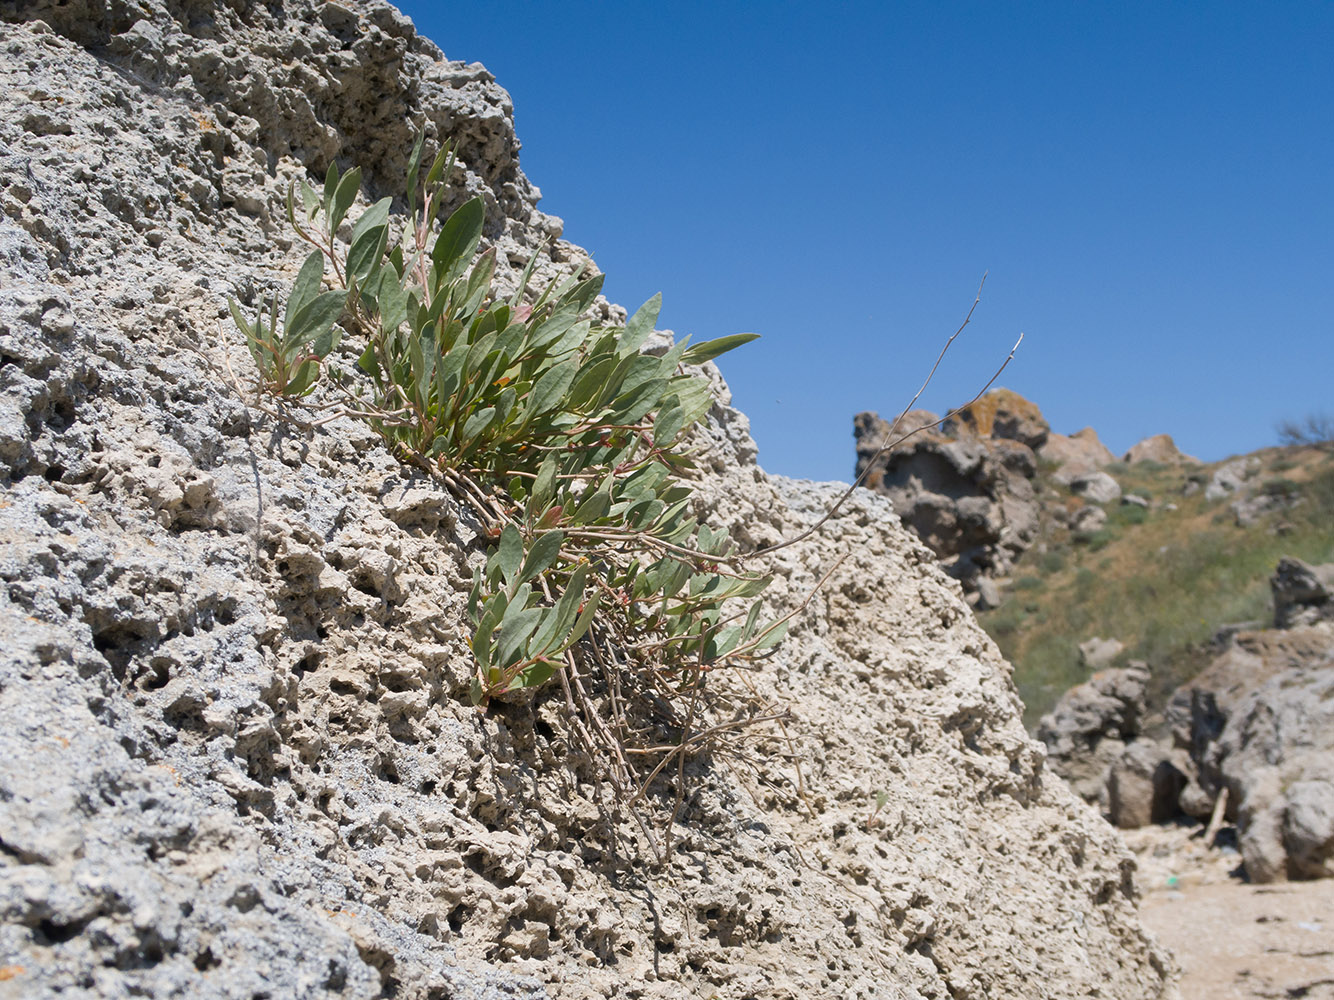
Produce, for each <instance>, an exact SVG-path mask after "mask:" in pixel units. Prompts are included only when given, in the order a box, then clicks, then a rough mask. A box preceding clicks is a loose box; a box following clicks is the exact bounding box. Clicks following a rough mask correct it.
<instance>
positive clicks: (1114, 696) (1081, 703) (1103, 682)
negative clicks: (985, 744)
mask: <svg viewBox="0 0 1334 1000" xmlns="http://www.w3.org/2000/svg"><path fill="white" fill-rule="evenodd" d="M1148 682H1149V671H1148V670H1147V669H1145V668H1144V667H1143V666H1131V667H1125V668H1123V669H1118V670H1104V671H1102V672H1100V673H1097V674H1094V675H1093V677H1091V678H1090V679H1089V680H1087V681H1086V682H1084V683H1083V684H1080V685H1078V686H1077V687H1073V688H1071V689H1070V690H1069V691H1067V692H1066V693H1065V694H1063V695H1062V696H1061V698H1060V700H1059V701H1058V702H1057V703H1056V705H1055V707H1054V708H1053V709H1052V710H1051V711H1050V712H1048V713H1047V714H1046V715H1044V716H1043V717H1042V719H1041V721H1039V723H1038V729H1037V737H1038V739H1040V740H1041V741H1042V742H1043V743H1045V744H1046V745H1047V759H1048V761H1049V762H1050V764H1051V766H1052V769H1053V770H1055V771H1056V773H1057V774H1059V775H1060V776H1061V777H1063V778H1065V780H1066V781H1068V782H1069V783H1070V786H1071V787H1072V788H1073V789H1074V790H1075V792H1076V793H1077V794H1079V795H1080V796H1081V797H1082V798H1083V799H1085V800H1086V801H1089V802H1099V801H1103V800H1105V798H1106V794H1107V791H1106V789H1107V774H1108V770H1109V768H1110V767H1111V765H1112V763H1113V762H1114V761H1116V760H1117V759H1119V758H1120V756H1121V754H1122V753H1123V752H1124V750H1125V748H1126V745H1127V744H1128V743H1129V742H1130V741H1132V740H1133V739H1135V737H1137V736H1138V735H1139V734H1140V728H1141V726H1142V724H1143V721H1144V713H1145V692H1146V689H1147V686H1148Z"/></svg>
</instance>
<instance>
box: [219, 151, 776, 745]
mask: <svg viewBox="0 0 1334 1000" xmlns="http://www.w3.org/2000/svg"><path fill="white" fill-rule="evenodd" d="M422 155H423V138H420V137H419V139H418V141H417V144H416V147H415V148H414V150H413V153H412V157H411V160H410V167H409V171H408V176H407V186H406V196H407V207H408V220H407V223H406V225H404V227H403V229H402V231H401V232H396V231H395V228H394V224H393V220H392V219H391V216H390V205H391V201H390V199H388V198H385V199H382V200H380V201H378V202H376V203H375V204H374V205H372V206H370V208H368V209H367V210H366V211H365V212H364V213H362V214H361V216H360V217H359V218H358V219H357V220H356V223H355V225H353V226H352V227H351V234H350V240H349V241H348V242H347V244H346V250H344V249H343V245H342V244H341V243H340V241H339V239H338V233H339V230H340V227H341V226H343V223H344V220H345V219H346V217H347V214H348V211H349V209H350V208H351V207H352V205H353V203H354V201H355V199H356V196H357V193H358V191H359V189H360V186H361V175H360V171H359V170H357V169H353V170H350V171H348V172H347V173H346V174H343V175H341V176H340V175H339V172H338V170H337V168H336V167H331V168H330V170H329V173H328V176H327V178H326V180H325V183H324V187H323V190H322V191H321V190H317V189H315V188H313V187H311V186H310V185H308V184H305V183H302V184H301V185H300V188H299V194H298V192H297V191H295V190H293V191H290V192H289V195H288V206H287V208H288V218H289V221H290V222H291V224H292V226H293V227H294V229H295V231H296V233H297V234H298V235H299V236H300V237H301V238H302V239H303V240H304V241H306V242H307V243H309V244H310V245H311V246H312V247H313V250H312V252H311V253H310V255H309V256H308V257H307V258H306V260H305V263H304V264H303V265H302V267H301V270H300V272H299V274H298V276H297V279H296V282H295V284H294V286H293V288H292V291H291V294H290V295H289V297H288V299H287V302H286V305H285V307H283V308H282V309H281V310H280V307H279V303H278V301H277V300H276V299H274V300H273V301H271V302H270V303H268V305H267V307H265V306H264V305H263V304H261V307H260V309H259V312H258V315H257V316H256V317H255V318H254V319H251V318H249V317H248V316H246V315H245V314H244V313H243V312H242V310H241V309H240V307H239V306H237V305H236V304H235V303H233V305H232V314H233V317H234V319H235V321H236V324H237V326H238V327H239V328H240V329H241V331H242V332H243V333H244V334H245V338H246V343H247V345H248V347H249V350H250V354H251V356H252V357H253V358H254V361H255V364H256V367H257V370H258V379H257V383H258V387H259V388H260V389H261V390H262V392H263V393H265V394H267V396H268V397H270V398H276V399H277V400H278V401H279V403H280V405H281V406H284V407H292V406H295V405H301V406H312V405H314V404H312V403H311V402H310V400H309V397H310V395H311V394H312V393H313V392H314V391H315V389H316V388H317V387H321V386H323V387H324V388H325V390H326V392H325V393H324V394H323V395H325V396H326V397H329V398H332V399H335V400H336V401H337V402H336V403H335V404H322V405H333V406H334V409H335V412H336V413H340V414H344V413H345V414H351V415H353V416H355V417H357V418H359V419H361V420H363V421H365V422H366V423H367V424H368V425H369V426H370V427H372V428H373V429H374V430H375V432H376V433H377V434H378V435H379V436H380V437H381V438H382V439H383V440H384V442H385V444H386V445H387V446H388V447H389V448H390V449H391V450H392V451H393V452H394V453H395V454H396V455H398V456H399V457H400V458H401V459H402V460H403V461H404V462H406V463H410V464H412V465H414V466H416V467H418V468H421V469H424V470H427V471H429V472H430V473H431V474H433V475H435V476H437V477H438V478H439V479H441V480H442V481H443V482H444V483H445V484H446V485H447V486H448V488H449V489H450V490H451V491H452V492H453V493H454V494H455V495H456V496H457V497H458V498H459V499H460V500H462V501H463V502H465V503H467V504H468V505H469V506H470V507H471V508H472V510H473V511H474V512H475V514H476V515H477V517H478V518H479V520H480V521H481V523H482V525H483V526H484V530H485V532H486V534H487V536H488V537H489V538H490V539H491V540H492V542H493V544H492V546H491V547H490V551H489V553H488V557H487V559H486V563H485V566H484V567H482V568H479V569H478V570H477V574H476V578H475V580H474V584H473V588H472V593H471V596H470V599H469V604H468V608H469V613H470V615H471V617H472V621H473V624H474V631H473V635H472V639H471V648H472V652H473V656H474V657H475V660H476V674H475V678H474V680H473V684H472V697H473V700H474V701H475V702H476V703H477V704H478V705H479V706H481V707H485V705H486V704H487V702H488V700H489V699H493V698H496V697H499V696H503V695H506V694H508V693H510V692H513V691H516V690H520V689H526V688H534V687H537V686H539V685H541V684H543V683H545V682H546V681H547V680H548V679H550V678H552V677H553V675H559V676H560V678H561V682H562V684H563V686H564V693H565V696H566V698H567V699H568V700H569V702H570V706H571V708H575V707H576V704H577V703H578V702H579V701H580V695H581V693H582V691H583V688H582V685H581V683H580V680H579V679H580V677H581V676H582V677H588V676H589V675H590V674H596V675H597V676H600V677H602V678H603V679H604V683H605V685H606V686H607V687H609V688H611V689H613V690H619V691H620V692H621V695H620V696H623V697H624V698H625V699H627V700H633V699H634V698H636V697H638V698H646V699H649V700H650V701H652V702H653V703H654V704H656V705H658V706H659V712H658V714H659V715H660V716H663V715H665V716H666V722H667V724H668V726H669V728H672V729H674V731H675V733H676V739H677V745H678V746H681V745H684V744H685V743H686V742H688V741H689V739H690V736H689V730H690V726H691V720H692V718H696V717H697V715H698V711H697V708H698V702H699V698H700V696H701V693H702V691H703V682H704V678H705V677H706V675H707V674H708V673H709V672H710V671H711V670H714V669H716V668H717V667H719V666H722V665H725V664H735V663H738V662H740V661H744V660H747V659H750V658H753V657H756V656H759V655H762V654H764V653H765V651H766V650H769V649H771V648H772V647H773V646H775V645H776V644H777V643H778V642H779V641H780V639H781V638H782V635H783V633H784V630H785V627H786V623H785V622H778V623H768V624H765V623H761V621H760V603H759V601H758V596H759V594H760V593H761V592H762V591H763V590H764V589H765V587H766V586H767V585H768V583H769V579H768V578H767V577H762V576H757V575H755V574H751V573H747V572H744V571H742V570H740V569H738V568H737V563H736V562H735V558H736V551H735V547H734V545H733V543H732V541H731V540H730V539H729V537H728V535H727V533H726V532H725V531H719V530H715V529H712V528H710V527H709V526H708V525H705V524H701V523H700V522H699V521H698V520H697V519H696V518H695V517H694V516H693V514H692V513H691V499H692V491H691V489H690V487H689V486H688V485H687V483H686V481H685V479H684V476H685V475H687V474H688V473H689V470H690V469H691V468H692V465H691V461H690V451H689V444H688V443H689V440H690V435H691V429H692V428H693V427H694V426H695V425H696V424H697V423H699V421H700V420H701V419H702V418H703V417H704V416H705V414H706V413H707V412H708V410H709V408H710V406H711V405H712V402H713V399H712V395H711V393H710V390H709V385H708V382H707V380H706V379H705V378H703V377H701V376H700V375H698V374H692V373H691V372H690V371H689V370H688V366H691V365H698V364H702V363H704V362H706V361H709V360H711V359H713V358H715V357H717V356H719V355H721V354H723V353H724V352H726V351H729V350H731V349H733V348H735V347H737V346H739V345H741V344H743V343H745V342H747V341H748V340H751V339H753V337H754V335H753V334H740V335H737V336H733V337H725V338H722V339H719V340H714V341H709V342H707V343H702V344H696V345H691V344H689V343H688V341H687V340H682V341H680V342H678V343H676V344H675V345H674V346H672V347H670V348H669V349H666V350H665V351H662V352H661V353H651V352H645V351H643V350H642V348H643V347H644V345H645V343H646V341H647V340H648V338H649V335H650V334H651V332H652V331H653V327H654V322H655V320H656V318H657V314H658V309H659V305H660V296H655V297H654V298H653V299H651V300H650V301H649V302H647V303H646V304H645V305H644V306H643V307H642V308H641V309H639V311H638V312H636V313H635V314H634V316H632V317H631V318H630V320H629V322H628V323H627V324H626V325H625V326H624V327H609V326H603V325H600V324H596V323H594V322H592V321H591V320H590V319H588V318H587V313H588V311H589V308H590V306H592V304H593V302H594V299H595V298H596V296H597V294H598V292H599V290H600V288H601V278H600V277H584V276H582V275H580V274H575V275H574V276H572V277H570V278H568V279H567V280H565V281H563V282H560V283H557V284H554V285H552V286H551V287H548V288H546V289H544V290H543V291H542V292H541V293H540V294H536V295H532V294H530V293H529V289H528V284H529V281H530V278H531V273H532V267H533V263H534V262H535V260H536V255H535V257H534V261H530V263H529V265H528V270H527V271H526V272H525V273H524V275H523V279H522V281H521V283H520V287H519V288H518V290H517V291H516V292H515V293H514V294H512V295H510V296H508V297H504V298H502V297H499V296H498V295H497V294H496V291H495V287H494V282H493V278H494V274H495V255H494V251H491V250H488V251H487V252H486V253H483V254H482V255H481V256H477V255H476V251H477V248H478V246H479V243H480V240H481V236H482V230H483V223H484V209H483V205H482V202H481V200H480V199H476V198H475V199H473V200H471V201H468V202H467V203H465V204H463V205H462V206H461V207H459V208H458V209H457V210H456V211H454V212H453V213H452V214H451V215H449V217H448V218H447V219H446V220H444V222H443V224H441V223H440V222H439V221H438V216H439V215H440V214H441V213H440V203H441V198H442V195H443V192H444V183H443V182H444V179H445V178H447V177H448V176H449V173H450V172H451V170H452V166H453V163H452V156H451V155H449V154H448V152H447V151H445V150H442V151H441V153H440V154H439V155H438V156H436V157H435V159H434V161H433V162H432V163H431V165H430V166H429V168H428V169H427V170H426V175H425V178H424V181H421V178H420V175H421V168H422V162H423V160H422ZM419 181H421V182H420V183H419ZM419 196H420V197H419ZM326 274H329V275H331V278H332V281H331V283H332V285H333V289H332V290H327V291H325V290H322V288H323V285H324V281H325V277H326ZM280 312H281V316H280ZM340 324H341V327H343V328H345V329H346V331H347V332H348V333H349V334H351V335H354V336H355V337H356V338H357V339H358V344H357V346H358V348H359V350H360V355H359V358H358V360H357V362H356V366H355V368H350V367H349V369H348V370H343V369H342V368H340V367H339V366H337V365H336V364H335V351H336V349H337V348H338V346H339V343H340V337H341V336H342V332H343V331H342V330H341V329H340ZM734 608H735V610H733V609H734ZM627 676H632V677H633V684H631V685H628V686H629V687H631V688H632V689H633V690H632V692H630V693H628V694H627V693H625V691H624V686H622V684H621V679H623V678H624V677H627ZM664 706H665V708H664ZM579 714H581V715H583V716H584V717H585V723H586V726H585V727H582V728H585V729H586V730H587V731H588V732H591V733H593V734H594V735H593V736H591V737H590V741H591V742H601V743H602V744H604V745H603V750H604V751H606V750H608V748H609V747H610V750H611V751H612V752H613V756H614V757H619V756H620V752H621V750H622V749H624V747H623V737H624V732H623V731H622V732H621V733H619V734H617V733H615V732H609V731H608V728H607V726H608V724H607V723H606V722H604V721H603V720H602V719H600V718H597V717H596V713H595V712H594V711H593V710H592V709H591V708H590V707H588V706H587V705H584V706H583V707H582V709H581V710H580V712H579ZM611 725H612V728H613V730H614V729H615V728H616V727H617V726H618V725H619V726H620V727H621V729H622V730H624V727H625V720H624V718H622V719H619V720H617V719H613V720H612V723H611ZM598 732H601V733H602V734H603V736H604V739H603V740H601V741H599V740H598V739H597V738H596V733H598ZM659 738H660V736H659Z"/></svg>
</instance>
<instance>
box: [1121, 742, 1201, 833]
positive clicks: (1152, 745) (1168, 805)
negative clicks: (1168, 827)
mask: <svg viewBox="0 0 1334 1000" xmlns="http://www.w3.org/2000/svg"><path fill="white" fill-rule="evenodd" d="M1184 757H1185V754H1184V753H1183V752H1182V751H1179V750H1175V751H1174V750H1172V749H1170V748H1169V747H1166V746H1164V745H1162V744H1160V743H1156V742H1154V741H1152V740H1136V741H1135V742H1133V743H1131V744H1130V745H1129V746H1127V747H1126V748H1125V750H1124V751H1122V753H1121V756H1119V757H1117V758H1116V760H1114V761H1113V762H1112V765H1111V768H1110V769H1109V771H1108V773H1107V812H1108V814H1109V815H1110V816H1111V820H1112V822H1113V823H1114V824H1115V825H1116V826H1119V827H1120V828H1121V829H1123V830H1133V829H1136V828H1138V827H1141V826H1148V825H1149V824H1150V823H1164V822H1166V821H1167V820H1170V819H1172V818H1173V817H1174V816H1176V814H1177V811H1178V807H1177V799H1178V798H1179V797H1180V795H1181V792H1182V790H1183V789H1184V788H1185V787H1186V783H1187V772H1188V771H1189V765H1187V764H1186V762H1185V761H1184V760H1183V759H1182V758H1184Z"/></svg>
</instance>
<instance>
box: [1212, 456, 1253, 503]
mask: <svg viewBox="0 0 1334 1000" xmlns="http://www.w3.org/2000/svg"><path fill="white" fill-rule="evenodd" d="M1259 468H1260V460H1259V459H1258V458H1255V457H1254V456H1252V457H1250V458H1238V459H1234V460H1233V461H1231V462H1228V463H1227V464H1226V465H1222V466H1219V467H1218V468H1217V469H1215V470H1214V473H1213V475H1212V476H1210V477H1209V484H1208V485H1207V486H1205V488H1204V498H1205V499H1206V500H1222V499H1224V498H1225V497H1227V496H1230V495H1232V494H1234V493H1236V492H1237V491H1238V490H1240V489H1241V488H1242V487H1243V486H1244V485H1245V484H1246V481H1247V480H1248V479H1250V478H1251V476H1253V475H1255V472H1256V470H1257V469H1259Z"/></svg>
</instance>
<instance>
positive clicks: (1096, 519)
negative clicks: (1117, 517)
mask: <svg viewBox="0 0 1334 1000" xmlns="http://www.w3.org/2000/svg"><path fill="white" fill-rule="evenodd" d="M1106 523H1107V511H1105V510H1103V509H1102V508H1101V507H1097V506H1094V505H1092V504H1090V505H1087V506H1084V507H1080V508H1079V509H1078V510H1077V511H1075V512H1074V514H1072V515H1071V516H1070V530H1071V531H1074V532H1077V533H1079V534H1085V535H1091V534H1093V532H1095V531H1098V530H1100V529H1101V528H1102V527H1103V525H1105V524H1106Z"/></svg>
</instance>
